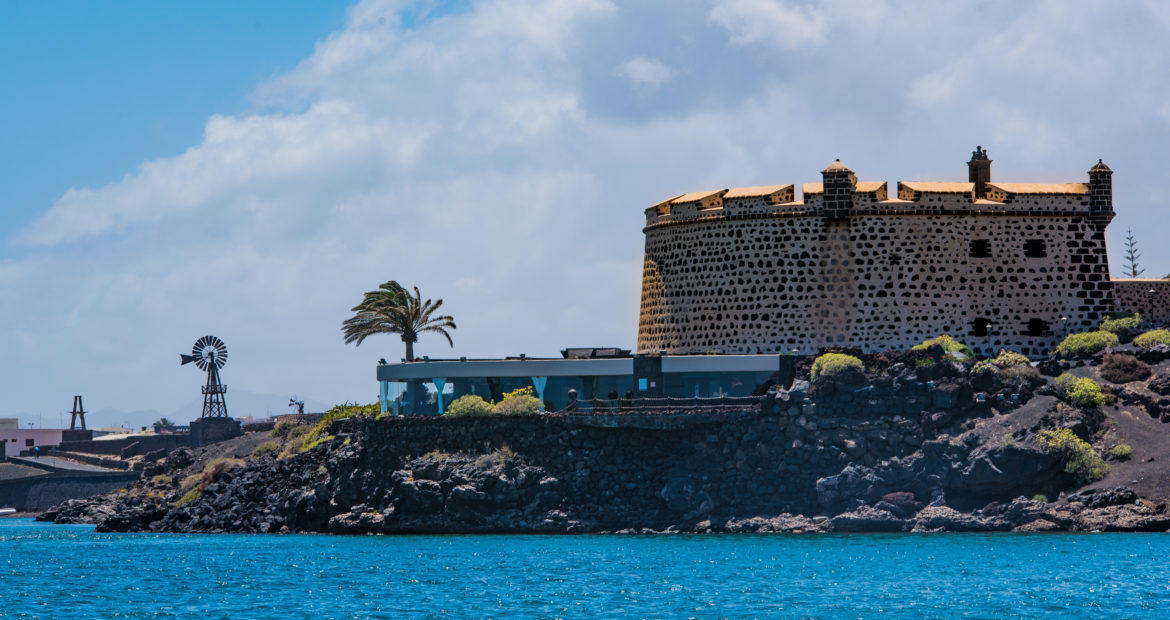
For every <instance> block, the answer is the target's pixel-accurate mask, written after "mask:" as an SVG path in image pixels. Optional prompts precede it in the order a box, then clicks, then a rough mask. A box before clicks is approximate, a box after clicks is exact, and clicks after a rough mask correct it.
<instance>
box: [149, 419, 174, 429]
mask: <svg viewBox="0 0 1170 620" xmlns="http://www.w3.org/2000/svg"><path fill="white" fill-rule="evenodd" d="M174 425H175V423H174V422H171V421H170V420H168V419H166V418H159V419H158V420H156V421H155V422H154V424H152V425H151V426H153V427H154V430H156V431H157V430H158V429H160V428H170V427H172V426H174Z"/></svg>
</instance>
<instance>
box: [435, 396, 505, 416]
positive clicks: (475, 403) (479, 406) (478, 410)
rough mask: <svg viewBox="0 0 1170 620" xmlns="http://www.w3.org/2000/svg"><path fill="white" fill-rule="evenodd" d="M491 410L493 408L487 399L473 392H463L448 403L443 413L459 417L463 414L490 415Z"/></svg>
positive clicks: (492, 410)
mask: <svg viewBox="0 0 1170 620" xmlns="http://www.w3.org/2000/svg"><path fill="white" fill-rule="evenodd" d="M493 412H494V408H493V407H492V404H491V403H489V402H488V401H486V400H484V399H482V398H480V397H479V396H476V395H475V394H464V395H463V396H460V397H459V398H456V399H455V401H454V402H452V403H451V404H450V405H448V406H447V410H446V411H444V412H443V415H445V416H448V417H452V418H461V417H465V416H484V415H491V414H492V413H493Z"/></svg>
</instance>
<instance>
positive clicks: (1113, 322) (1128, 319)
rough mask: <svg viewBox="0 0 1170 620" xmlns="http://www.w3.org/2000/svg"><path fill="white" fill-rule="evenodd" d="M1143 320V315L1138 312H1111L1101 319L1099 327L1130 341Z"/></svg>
mask: <svg viewBox="0 0 1170 620" xmlns="http://www.w3.org/2000/svg"><path fill="white" fill-rule="evenodd" d="M1141 322H1142V315H1140V314H1138V313H1136V312H1120V313H1117V314H1110V315H1109V316H1108V317H1106V318H1105V320H1104V321H1101V324H1100V325H1099V326H1097V329H1099V330H1101V331H1103V332H1109V333H1111V334H1115V335H1116V336H1117V338H1118V339H1119V340H1120V341H1121V342H1129V341H1130V340H1132V339H1133V337H1134V335H1135V334H1136V333H1137V329H1138V325H1139V324H1140V323H1141Z"/></svg>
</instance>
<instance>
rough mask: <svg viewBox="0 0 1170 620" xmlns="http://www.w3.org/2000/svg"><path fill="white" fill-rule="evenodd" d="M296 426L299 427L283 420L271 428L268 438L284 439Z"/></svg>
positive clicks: (294, 423)
mask: <svg viewBox="0 0 1170 620" xmlns="http://www.w3.org/2000/svg"><path fill="white" fill-rule="evenodd" d="M298 426H300V425H299V424H297V423H296V422H289V421H287V420H285V421H284V422H281V423H279V424H277V425H276V426H274V427H273V428H272V432H271V433H269V436H271V437H279V438H281V439H283V438H285V437H288V434H289V431H291V430H292V429H294V428H297V427H298Z"/></svg>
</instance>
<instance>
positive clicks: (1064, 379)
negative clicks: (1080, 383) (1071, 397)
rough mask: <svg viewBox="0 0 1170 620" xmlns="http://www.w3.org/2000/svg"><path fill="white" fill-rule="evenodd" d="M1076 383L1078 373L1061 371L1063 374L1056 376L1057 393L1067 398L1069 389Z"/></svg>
mask: <svg viewBox="0 0 1170 620" xmlns="http://www.w3.org/2000/svg"><path fill="white" fill-rule="evenodd" d="M1076 384H1077V376H1076V375H1074V374H1072V373H1071V372H1065V373H1061V375H1060V376H1059V377H1057V378H1056V395H1057V396H1059V397H1061V398H1064V399H1066V400H1067V399H1068V393H1069V391H1070V390H1072V389H1073V386H1074V385H1076Z"/></svg>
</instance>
